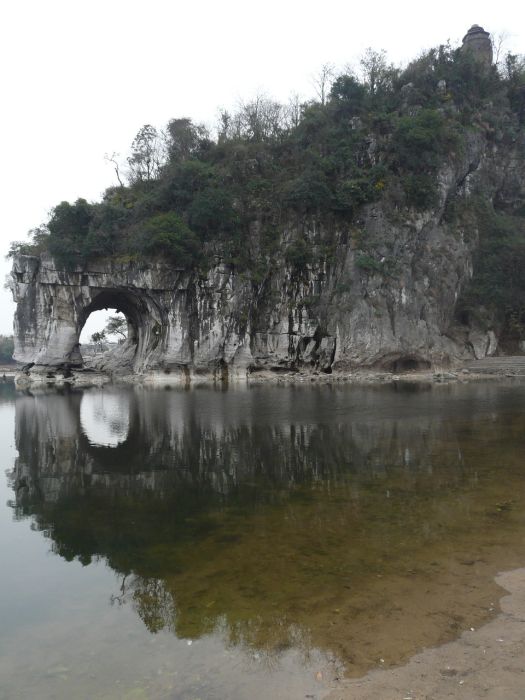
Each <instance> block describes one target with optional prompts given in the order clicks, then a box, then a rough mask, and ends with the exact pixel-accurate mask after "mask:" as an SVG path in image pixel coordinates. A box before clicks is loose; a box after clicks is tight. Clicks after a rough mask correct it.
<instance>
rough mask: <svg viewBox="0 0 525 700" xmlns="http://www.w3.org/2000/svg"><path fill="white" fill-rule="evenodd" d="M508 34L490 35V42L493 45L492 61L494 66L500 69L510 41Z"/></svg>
mask: <svg viewBox="0 0 525 700" xmlns="http://www.w3.org/2000/svg"><path fill="white" fill-rule="evenodd" d="M509 36H510V35H509V33H508V32H498V33H497V34H491V35H490V41H491V44H492V60H493V61H494V64H495V65H496V66H497V67H498V68H500V67H501V63H502V62H503V59H504V53H506V51H505V48H506V45H507V42H508V40H509Z"/></svg>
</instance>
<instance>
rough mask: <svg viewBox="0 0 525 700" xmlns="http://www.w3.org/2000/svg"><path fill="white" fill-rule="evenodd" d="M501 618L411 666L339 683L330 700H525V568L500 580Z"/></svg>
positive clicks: (327, 698)
mask: <svg viewBox="0 0 525 700" xmlns="http://www.w3.org/2000/svg"><path fill="white" fill-rule="evenodd" d="M494 580H495V582H496V584H497V585H498V586H500V587H501V588H503V589H504V591H506V593H507V594H506V595H505V594H504V595H503V597H502V598H501V599H500V601H499V607H500V612H499V613H498V614H497V615H496V617H495V618H494V619H493V620H491V621H489V622H487V623H486V624H484V625H482V626H481V627H479V628H478V629H473V628H471V629H470V630H469V631H466V632H463V634H462V635H461V636H460V637H459V638H458V639H456V640H455V641H452V642H448V643H446V644H443V645H442V646H438V647H433V648H428V649H424V650H423V651H421V652H419V653H418V654H416V655H415V656H413V657H412V658H411V659H410V660H409V661H408V662H407V663H406V664H403V665H402V666H398V667H397V668H393V669H382V668H376V669H374V670H372V671H370V672H369V673H367V674H366V675H365V676H362V677H361V678H354V679H345V680H342V681H339V682H337V685H335V686H334V687H332V689H331V690H329V691H328V693H327V695H326V696H325V700H378V698H380V699H381V700H397V699H399V700H444V699H445V698H458V699H459V700H479V699H480V698H487V700H521V699H522V698H523V697H524V695H525V667H524V666H523V658H524V655H525V568H520V569H514V570H512V571H506V572H503V573H500V574H498V575H497V576H496V577H495V579H494Z"/></svg>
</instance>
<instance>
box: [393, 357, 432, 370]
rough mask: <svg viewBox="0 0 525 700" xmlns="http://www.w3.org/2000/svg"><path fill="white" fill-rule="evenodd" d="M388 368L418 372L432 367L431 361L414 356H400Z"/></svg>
mask: <svg viewBox="0 0 525 700" xmlns="http://www.w3.org/2000/svg"><path fill="white" fill-rule="evenodd" d="M386 369H388V370H389V371H390V372H394V373H400V372H416V371H421V370H427V369H430V362H429V361H428V360H423V359H421V358H419V357H413V356H406V357H398V358H397V359H396V360H393V361H392V362H391V363H390V364H389V366H388V367H387V368H386Z"/></svg>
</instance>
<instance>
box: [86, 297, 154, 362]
mask: <svg viewBox="0 0 525 700" xmlns="http://www.w3.org/2000/svg"><path fill="white" fill-rule="evenodd" d="M141 306H142V305H141V304H140V300H139V299H135V298H134V297H133V296H132V295H130V294H128V293H126V292H122V291H119V290H104V291H102V292H101V293H100V294H98V295H97V296H96V297H95V298H94V299H93V300H92V302H91V303H90V304H89V305H88V306H87V307H86V308H85V309H83V311H82V314H81V316H80V318H79V326H80V333H79V348H80V352H81V355H82V360H83V364H84V365H85V366H89V365H93V366H95V368H96V365H97V362H100V358H108V357H109V356H110V355H111V356H113V357H114V359H115V360H117V358H120V360H121V362H122V364H123V365H125V364H129V363H130V362H131V361H132V359H133V357H134V355H135V353H136V351H137V348H138V344H139V335H140V328H141V317H142V315H143V314H142V311H141ZM97 358H98V359H97ZM117 361H118V360H117Z"/></svg>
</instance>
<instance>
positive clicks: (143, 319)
mask: <svg viewBox="0 0 525 700" xmlns="http://www.w3.org/2000/svg"><path fill="white" fill-rule="evenodd" d="M90 297H91V298H90V301H89V303H87V304H86V305H84V306H82V307H81V308H80V310H79V312H78V324H77V325H78V328H77V331H78V332H77V335H78V338H80V334H81V332H82V329H83V327H84V325H85V323H86V321H87V319H88V317H89V316H90V314H91V313H93V312H94V311H100V310H102V309H115V310H116V311H117V312H120V313H122V314H124V316H125V317H126V320H127V323H128V337H127V339H126V340H125V341H124V343H122V345H119V347H118V348H116V349H115V350H113V351H110V352H108V353H106V355H107V358H108V362H107V363H106V366H105V367H104V369H110V370H111V371H113V372H114V371H118V370H120V371H123V372H125V371H126V370H127V369H128V370H130V371H140V369H141V366H143V365H144V364H145V363H146V362H147V361H148V359H151V356H152V355H154V354H155V353H157V354H158V352H159V351H160V347H161V346H162V343H163V340H165V338H164V336H165V335H166V330H165V329H166V326H167V323H166V319H164V318H163V316H164V314H163V313H162V309H161V307H160V305H159V304H158V303H157V301H156V300H155V299H153V298H151V296H150V295H148V294H147V292H145V291H142V290H138V289H127V288H118V287H117V288H114V289H112V288H105V289H92V290H91V295H90ZM163 329H164V330H163ZM77 343H78V339H77Z"/></svg>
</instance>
